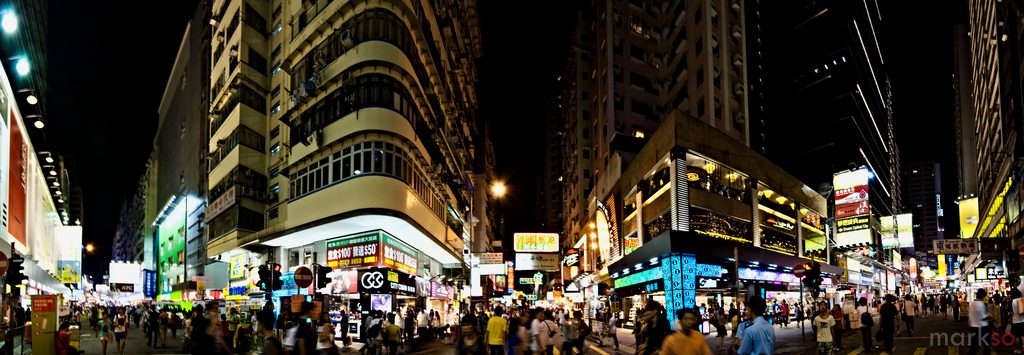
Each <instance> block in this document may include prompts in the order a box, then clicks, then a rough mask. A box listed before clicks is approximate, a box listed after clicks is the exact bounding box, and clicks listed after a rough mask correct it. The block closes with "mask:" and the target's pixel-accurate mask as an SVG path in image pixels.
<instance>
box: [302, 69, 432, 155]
mask: <svg viewBox="0 0 1024 355" xmlns="http://www.w3.org/2000/svg"><path fill="white" fill-rule="evenodd" d="M367 107H381V108H386V109H390V110H393V111H395V112H398V113H399V114H401V115H402V116H403V117H405V119H407V120H408V121H409V123H410V124H412V126H413V129H417V131H418V130H419V129H420V128H424V127H426V123H425V121H424V119H423V116H422V115H421V114H420V111H419V109H418V108H417V106H416V104H415V102H414V101H413V100H412V95H410V94H409V90H408V89H406V87H405V85H404V84H402V83H401V82H400V81H398V80H397V79H395V78H392V77H390V76H387V75H384V74H368V75H362V76H359V77H356V79H355V85H349V86H346V87H342V88H340V89H338V90H336V91H334V92H332V93H331V95H330V96H328V97H327V98H324V99H323V100H321V101H320V102H318V103H317V105H316V106H315V107H313V108H311V109H309V110H306V111H305V112H303V113H302V114H301V116H299V118H298V119H297V120H296V124H295V126H293V127H292V129H291V137H290V138H291V145H296V144H299V143H300V142H303V141H304V140H305V139H306V137H309V136H310V135H312V134H313V133H314V132H316V131H317V130H319V129H321V128H323V127H325V126H327V125H329V124H331V123H333V122H335V121H337V120H339V119H341V118H342V117H344V116H346V115H348V114H349V113H352V112H355V111H357V110H360V109H363V108H367Z"/></svg>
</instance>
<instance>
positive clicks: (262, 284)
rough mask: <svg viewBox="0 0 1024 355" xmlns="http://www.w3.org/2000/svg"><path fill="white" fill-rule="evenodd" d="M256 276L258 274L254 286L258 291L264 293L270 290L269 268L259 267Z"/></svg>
mask: <svg viewBox="0 0 1024 355" xmlns="http://www.w3.org/2000/svg"><path fill="white" fill-rule="evenodd" d="M257 274H259V276H260V280H259V281H257V282H256V286H257V287H259V288H260V290H262V291H266V290H267V289H268V288H270V268H268V267H267V266H266V265H260V269H259V271H257Z"/></svg>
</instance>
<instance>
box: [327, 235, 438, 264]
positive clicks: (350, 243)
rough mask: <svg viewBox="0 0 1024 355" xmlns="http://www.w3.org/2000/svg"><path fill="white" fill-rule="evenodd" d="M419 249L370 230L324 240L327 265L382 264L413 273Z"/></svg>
mask: <svg viewBox="0 0 1024 355" xmlns="http://www.w3.org/2000/svg"><path fill="white" fill-rule="evenodd" d="M417 260H419V252H418V251H416V249H415V248H413V247H411V246H409V245H408V244H405V242H402V241H401V240H399V239H398V238H395V237H393V236H391V235H390V234H387V233H384V232H382V231H379V230H378V231H373V232H368V233H363V234H357V235H352V236H347V237H342V238H338V239H333V240H329V241H327V266H329V267H331V268H334V269H337V268H346V267H358V266H385V267H388V268H392V269H397V270H401V271H404V272H406V273H409V274H412V275H415V274H416V273H417V271H418V270H419V269H418V265H417V264H418V262H417Z"/></svg>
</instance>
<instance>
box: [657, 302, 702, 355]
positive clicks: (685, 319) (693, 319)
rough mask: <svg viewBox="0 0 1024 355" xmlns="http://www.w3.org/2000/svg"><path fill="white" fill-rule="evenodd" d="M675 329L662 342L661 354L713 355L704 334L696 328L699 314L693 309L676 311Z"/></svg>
mask: <svg viewBox="0 0 1024 355" xmlns="http://www.w3.org/2000/svg"><path fill="white" fill-rule="evenodd" d="M675 323H676V324H675V326H674V328H675V331H674V332H672V334H670V335H669V336H668V337H666V338H665V341H664V342H662V344H661V351H660V352H659V353H658V354H659V355H711V347H709V346H708V342H707V340H705V339H704V335H703V334H701V333H700V332H698V331H696V330H694V328H695V327H696V326H697V315H696V314H694V312H693V310H687V309H680V310H678V311H676V321H675Z"/></svg>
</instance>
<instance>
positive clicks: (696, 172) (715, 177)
mask: <svg viewBox="0 0 1024 355" xmlns="http://www.w3.org/2000/svg"><path fill="white" fill-rule="evenodd" d="M686 179H687V181H689V184H690V188H691V189H700V190H704V191H707V192H711V193H713V194H717V195H721V196H724V197H727V198H730V199H733V200H736V201H740V202H743V203H747V204H749V203H750V179H749V178H747V177H746V176H745V175H743V174H740V173H739V172H737V171H735V170H732V169H730V168H728V167H726V166H723V165H721V164H719V163H717V162H715V161H711V160H708V159H706V158H704V157H701V156H698V155H694V154H687V155H686Z"/></svg>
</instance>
